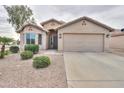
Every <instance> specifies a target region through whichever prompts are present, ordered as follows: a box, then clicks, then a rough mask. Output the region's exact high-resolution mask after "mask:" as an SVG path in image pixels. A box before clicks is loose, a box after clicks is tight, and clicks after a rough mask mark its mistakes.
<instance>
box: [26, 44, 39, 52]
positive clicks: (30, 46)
mask: <svg viewBox="0 0 124 93" xmlns="http://www.w3.org/2000/svg"><path fill="white" fill-rule="evenodd" d="M25 50H29V51H32V52H33V53H34V54H36V53H38V52H39V45H35V44H27V45H25Z"/></svg>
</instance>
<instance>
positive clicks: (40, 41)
mask: <svg viewBox="0 0 124 93" xmlns="http://www.w3.org/2000/svg"><path fill="white" fill-rule="evenodd" d="M38 44H40V45H41V44H42V34H38Z"/></svg>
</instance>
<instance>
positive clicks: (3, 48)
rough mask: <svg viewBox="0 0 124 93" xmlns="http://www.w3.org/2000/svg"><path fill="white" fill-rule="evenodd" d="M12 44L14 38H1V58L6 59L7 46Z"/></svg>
mask: <svg viewBox="0 0 124 93" xmlns="http://www.w3.org/2000/svg"><path fill="white" fill-rule="evenodd" d="M11 42H13V39H12V38H8V37H0V44H1V45H2V47H1V55H0V58H4V52H5V45H8V44H10V43H11Z"/></svg>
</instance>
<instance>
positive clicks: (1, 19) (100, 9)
mask: <svg viewBox="0 0 124 93" xmlns="http://www.w3.org/2000/svg"><path fill="white" fill-rule="evenodd" d="M29 7H30V8H31V9H32V10H33V13H34V17H35V19H36V21H37V23H40V22H42V21H45V20H48V19H50V18H56V19H58V20H64V21H71V20H73V19H76V18H78V17H80V16H89V17H91V18H94V19H96V20H98V21H100V22H103V23H105V24H108V25H109V26H111V27H113V28H123V25H124V21H123V20H124V12H123V9H124V6H116V5H109V6H106V5H104V6H103V5H101V6H100V5H92V6H90V5H89V6H88V5H82V6H78V5H67V6H65V5H64V6H59V5H58V6H57V5H56V6H54V5H51V6H49V5H41V6H39V5H34V6H29ZM7 17H8V16H7V13H6V11H5V9H4V8H3V6H0V35H2V36H3V35H4V36H10V37H15V38H16V39H18V38H19V37H18V35H17V33H16V32H15V30H14V29H13V28H12V26H11V25H10V24H9V23H8V22H7V21H6V19H7Z"/></svg>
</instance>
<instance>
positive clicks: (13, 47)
mask: <svg viewBox="0 0 124 93" xmlns="http://www.w3.org/2000/svg"><path fill="white" fill-rule="evenodd" d="M9 50H10V51H11V52H12V53H18V52H19V47H18V46H11V47H10V48H9Z"/></svg>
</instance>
